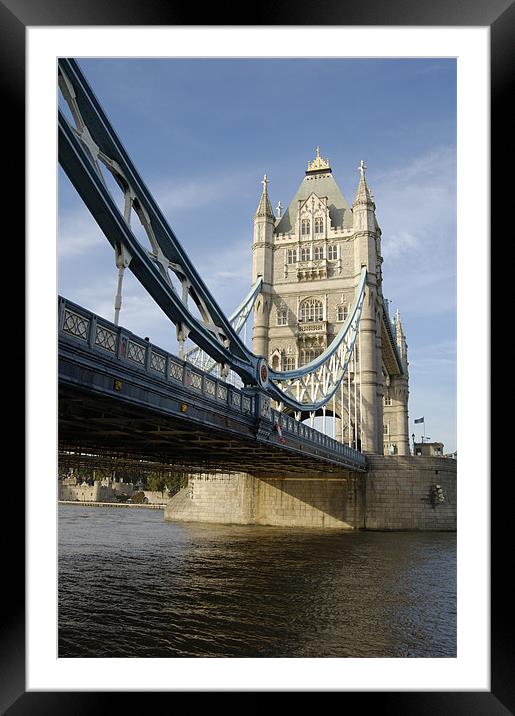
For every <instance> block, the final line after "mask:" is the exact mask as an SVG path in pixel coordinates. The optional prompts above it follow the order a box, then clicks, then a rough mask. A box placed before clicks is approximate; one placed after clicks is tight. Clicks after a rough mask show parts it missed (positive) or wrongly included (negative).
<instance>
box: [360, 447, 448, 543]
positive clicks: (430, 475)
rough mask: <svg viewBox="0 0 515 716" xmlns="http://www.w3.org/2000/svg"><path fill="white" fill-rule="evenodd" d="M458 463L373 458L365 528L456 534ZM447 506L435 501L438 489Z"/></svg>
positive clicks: (369, 471)
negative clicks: (454, 532) (434, 530)
mask: <svg viewBox="0 0 515 716" xmlns="http://www.w3.org/2000/svg"><path fill="white" fill-rule="evenodd" d="M456 478H457V461H456V460H452V459H451V458H445V457H395V456H394V457H379V456H377V457H376V456H371V457H370V458H369V470H368V473H367V480H366V499H365V514H364V526H365V527H366V529H380V530H433V529H438V530H450V531H454V530H456V519H457V514H456V512H457V509H456V504H457V494H456V488H457V485H456ZM437 486H440V487H441V489H442V491H443V492H442V496H443V498H444V500H443V502H441V503H440V502H438V501H435V500H434V492H435V489H434V488H435V487H437Z"/></svg>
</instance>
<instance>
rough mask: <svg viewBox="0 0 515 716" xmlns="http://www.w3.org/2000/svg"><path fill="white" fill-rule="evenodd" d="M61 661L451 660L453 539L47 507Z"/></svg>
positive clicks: (453, 649)
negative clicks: (53, 542)
mask: <svg viewBox="0 0 515 716" xmlns="http://www.w3.org/2000/svg"><path fill="white" fill-rule="evenodd" d="M59 656H61V657H88V656H89V657H196V656H201V657H210V656H211V657H223V656H227V657H264V658H270V657H406V656H410V657H455V656H456V536H455V534H450V533H429V532H425V533H406V532H404V533H375V532H358V533H344V532H343V533H342V532H319V531H313V530H298V529H295V530H288V529H279V528H273V527H255V526H225V525H194V524H180V523H170V522H164V521H163V514H162V512H161V511H160V510H137V509H134V510H121V509H114V508H112V509H111V508H102V509H100V508H99V509H95V508H85V507H81V506H74V505H60V506H59Z"/></svg>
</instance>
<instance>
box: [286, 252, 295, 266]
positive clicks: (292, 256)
mask: <svg viewBox="0 0 515 716" xmlns="http://www.w3.org/2000/svg"><path fill="white" fill-rule="evenodd" d="M286 262H287V263H289V264H296V263H297V249H288V254H287V258H286Z"/></svg>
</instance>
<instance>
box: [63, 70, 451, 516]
mask: <svg viewBox="0 0 515 716" xmlns="http://www.w3.org/2000/svg"><path fill="white" fill-rule="evenodd" d="M59 87H60V90H61V97H62V101H63V102H64V103H65V104H66V105H67V109H68V112H67V113H68V115H69V116H70V117H71V119H70V120H69V119H67V117H66V116H65V114H64V113H63V112H62V111H61V110H60V111H59V161H60V163H61V165H62V167H63V169H64V170H65V172H66V174H67V176H68V177H69V179H70V181H71V182H72V184H73V185H74V187H75V188H76V190H77V191H78V193H79V195H80V196H81V198H82V200H83V201H84V203H85V205H86V206H87V207H88V209H89V210H90V212H91V214H92V216H93V217H94V219H95V220H96V222H97V223H98V225H99V227H100V229H101V230H102V232H103V234H104V235H105V237H106V239H107V240H108V241H109V243H110V244H111V246H112V247H113V250H114V263H115V267H116V270H117V273H118V285H117V291H116V296H115V302H114V320H113V322H110V321H107V320H106V319H105V318H102V317H101V316H98V315H95V314H93V313H92V312H91V311H89V310H88V309H87V308H86V307H81V306H78V305H76V304H74V303H72V302H70V301H68V300H67V299H66V297H60V298H59V302H58V303H59V340H58V346H59V349H58V357H59V368H58V374H59V447H60V450H61V451H64V452H66V454H67V455H68V456H70V455H74V454H75V455H77V458H78V459H81V456H82V457H83V456H84V455H88V456H89V457H90V458H91V456H95V455H96V456H98V458H99V460H100V459H101V458H102V457H103V456H106V455H110V456H119V457H120V459H123V460H124V461H125V462H126V461H127V460H130V459H133V460H135V461H138V460H145V459H146V460H149V461H154V462H155V461H158V462H160V463H161V464H167V465H169V466H170V468H171V469H177V470H181V471H189V472H190V473H191V478H190V484H189V486H188V488H185V491H182V492H181V493H180V494H179V495H177V496H175V497H174V498H173V499H172V500H171V502H170V504H169V506H168V507H167V510H166V512H165V517H166V518H167V519H184V520H196V519H206V520H209V521H219V522H227V521H229V522H231V521H232V522H234V521H236V522H257V523H266V524H298V525H304V526H306V525H307V526H324V527H328V526H330V527H337V526H340V527H341V526H344V527H362V526H366V518H365V515H366V514H368V520H369V525H370V524H371V520H372V522H373V519H374V518H373V517H371V513H370V500H369V502H368V503H367V499H366V494H367V489H368V492H369V493H370V489H369V488H367V485H369V482H367V480H368V479H369V477H370V475H374V474H376V473H377V470H382V471H383V473H384V467H378V465H379V466H382V463H378V462H377V459H378V458H379V456H383V455H388V456H393V457H389V458H388V459H390V460H394V459H396V458H397V459H398V460H400V461H401V462H397V463H395V464H396V465H397V466H398V468H399V469H406V470H408V471H409V470H412V469H413V463H412V458H411V457H410V456H409V438H408V394H409V387H408V359H407V342H406V337H405V334H404V330H403V326H402V322H401V319H400V314H399V312H398V311H397V313H396V316H395V319H394V321H392V320H391V318H390V316H389V312H388V304H387V302H386V301H385V300H384V298H383V294H382V263H383V258H382V255H381V229H380V227H379V224H378V221H377V219H376V214H375V203H374V200H373V197H372V194H371V192H370V189H369V187H368V184H367V180H366V173H365V170H366V167H365V164H364V162H363V161H361V163H360V165H359V179H358V185H357V190H356V194H355V198H354V201H353V203H352V205H349V203H348V202H347V200H346V199H345V197H344V195H343V193H342V191H341V190H340V188H339V187H338V185H337V184H336V181H335V179H334V177H333V175H332V169H331V166H330V163H329V160H328V159H324V158H322V157H321V156H320V150H319V148H317V150H316V157H315V159H314V160H312V161H309V162H308V165H307V170H306V171H305V175H304V178H303V179H302V181H301V184H300V186H299V188H298V190H297V192H296V194H295V195H294V197H293V199H292V200H291V202H290V204H289V205H288V207H287V208H286V210H285V211H284V213H283V211H282V205H281V204H280V202H279V205H278V209H277V215H274V213H273V211H272V208H271V202H270V198H269V194H268V179H267V177H266V175H265V177H264V179H263V182H262V183H263V189H262V192H261V196H260V199H259V203H258V206H257V210H256V212H255V215H254V234H253V241H252V288H251V289H250V292H249V294H248V295H247V297H245V299H243V301H242V303H241V304H240V305H239V306H238V307H237V308H236V309H235V311H234V312H233V314H232V315H231V316H230V317H229V318H228V317H226V316H225V314H224V313H223V311H222V310H221V309H220V307H219V306H218V304H217V302H216V301H215V299H214V298H213V296H212V295H211V293H210V291H209V290H208V288H207V286H206V284H205V283H204V281H203V280H202V278H201V277H200V275H199V274H198V272H197V270H196V268H195V266H194V265H193V263H192V262H191V260H190V258H189V256H188V254H187V252H186V251H185V250H184V248H183V247H182V246H181V244H180V243H179V241H178V239H177V237H176V236H175V234H174V232H173V230H172V229H171V227H170V226H169V224H168V222H167V220H166V218H165V217H164V215H163V214H162V212H161V210H160V209H159V206H158V205H157V203H156V201H155V199H154V198H153V196H152V195H151V193H150V192H149V190H148V189H147V187H146V186H145V183H144V182H143V180H142V178H141V177H140V176H139V173H138V171H137V169H136V167H135V166H134V164H133V163H132V161H131V159H130V157H129V155H128V154H127V152H126V150H125V148H124V147H123V146H122V144H121V142H120V140H119V139H118V137H117V136H116V133H115V131H114V129H113V128H112V126H111V124H110V122H109V119H108V117H107V116H106V114H105V113H104V111H103V109H102V107H101V106H100V103H99V102H98V100H97V99H96V97H95V95H94V93H93V91H92V89H91V88H90V87H89V85H88V83H87V81H86V79H85V78H84V76H83V74H82V72H81V70H80V68H79V66H78V64H77V63H76V62H75V61H74V60H70V59H61V60H59ZM107 174H110V175H111V177H112V178H114V180H115V183H116V185H117V186H118V187H119V190H120V192H121V196H122V199H123V206H124V208H123V211H120V210H119V208H118V205H117V202H116V201H115V198H114V197H113V195H112V193H111V191H110V189H109V187H108V182H107V181H106V176H107ZM134 221H138V222H139V223H140V225H141V227H142V229H143V234H144V236H145V238H146V243H145V241H142V240H140V239H139V238H138V236H140V235H141V231H139V232H138V234H136V232H135V231H133V228H132V226H131V222H134ZM127 269H129V270H130V271H131V272H132V273H133V274H134V276H135V277H136V278H137V279H138V281H139V282H140V283H141V284H142V285H143V287H144V288H145V290H146V291H147V292H148V293H149V294H150V296H151V297H152V298H153V299H154V300H155V302H156V303H157V305H158V306H159V308H160V309H161V310H162V311H163V312H164V314H165V315H166V316H167V317H168V319H169V320H170V322H171V324H173V325H174V327H175V331H176V336H177V340H178V346H179V349H178V355H173V354H171V353H169V352H167V351H164V350H162V349H161V348H159V347H158V346H154V345H152V344H151V343H150V342H148V341H147V340H145V339H142V338H141V337H139V336H136V335H134V334H132V333H131V332H129V331H127V330H126V329H125V328H123V326H120V325H119V323H120V318H121V317H122V320H123V306H122V302H123V279H124V273H125V271H126V270H127ZM251 315H253V338H252V350H251V349H250V348H249V347H248V346H247V345H246V342H245V340H243V339H242V337H241V331H242V329H243V328H244V326H245V325H246V323H247V321H248V319H249V317H250V316H251ZM188 345H189V346H190V347H188ZM318 415H320V416H322V425H323V431H320V430H316V429H315V427H314V425H315V417H316V416H318ZM328 416H331V418H332V419H331V420H330V421H329V423H330V426H329V427H328V421H327V417H328ZM306 419H307V420H308V421H310V423H311V424H310V425H307V424H305V421H306ZM402 460H404V462H402ZM451 463H452V464H449V465H443V464H442V465H441V466H440V468H439V469H440V471H442V470H443V471H444V472H445V471H446V470H447V471H449V470H450V473H452V470H453V469H454V470H455V461H451ZM389 465H390V467H391V466H392V465H394V463H392V462H390V463H389ZM424 465H425V467H424ZM403 466H404V467H403ZM422 468H424V469H425V470H426V473H427V474H426V473H424V475H423V476H422V477H421V475H422V473H423V472H424V469H422ZM432 468H433V464H432V463H431V465H429V464H428V463H423V461H421V460H418V461H417V470H418V472H417V471H416V470H415V472H414V473H413V475H412V476H411V477H412V478H413V477H414V476H416V482H417V481H418V482H420V481H421V480H422V482H423V483H424V485H425V482H427V480H428V479H430V477H431V475H432V473H431V470H432ZM421 469H422V472H420V470H421ZM367 471H368V474H367ZM450 473H449V474H450ZM442 479H443V478H440V482H441V481H442ZM376 482H377V481H376ZM418 482H417V484H418ZM451 482H452V479H451ZM370 485H373V483H370ZM424 489H425V488H424ZM412 497H413V496H412ZM424 499H425V498H422V497H420V499H419V498H418V497H417V498H413V500H415V502H414V505H416V506H417V508H419V507H420V505H419V504H417V501H418V502H420V501H423V500H424ZM379 504H380V505H381V504H382V503H381V500H379ZM383 506H384V505H383ZM381 519H382V518H381ZM451 521H452V515H451ZM379 522H380V523H381V520H379ZM376 526H381V524H376ZM400 526H402V525H400Z"/></svg>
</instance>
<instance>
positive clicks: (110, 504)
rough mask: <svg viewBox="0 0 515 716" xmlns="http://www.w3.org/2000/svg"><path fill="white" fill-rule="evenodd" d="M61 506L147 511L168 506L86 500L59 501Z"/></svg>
mask: <svg viewBox="0 0 515 716" xmlns="http://www.w3.org/2000/svg"><path fill="white" fill-rule="evenodd" d="M57 502H58V504H59V505H82V506H84V507H143V508H144V509H147V510H164V508H165V506H166V505H148V504H144V503H141V504H140V503H137V502H134V503H133V502H129V503H127V502H88V501H86V500H58V501H57Z"/></svg>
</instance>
